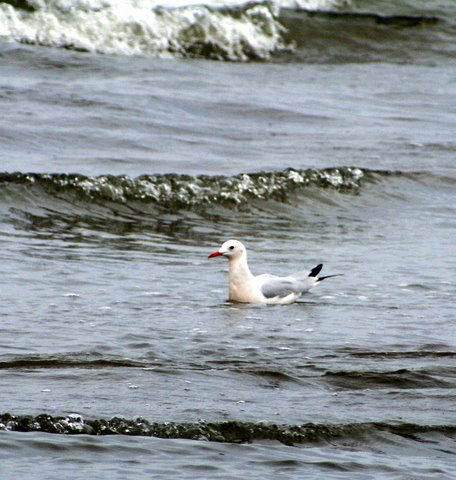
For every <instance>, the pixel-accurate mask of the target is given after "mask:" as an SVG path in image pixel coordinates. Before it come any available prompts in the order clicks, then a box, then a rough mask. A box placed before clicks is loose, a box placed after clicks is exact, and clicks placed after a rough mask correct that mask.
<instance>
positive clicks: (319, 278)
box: [317, 273, 344, 282]
mask: <svg viewBox="0 0 456 480" xmlns="http://www.w3.org/2000/svg"><path fill="white" fill-rule="evenodd" d="M343 275H344V274H343V273H335V274H334V275H326V276H324V277H318V278H317V282H321V281H322V280H325V279H326V278H331V277H342V276H343Z"/></svg>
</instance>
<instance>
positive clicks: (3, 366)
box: [0, 356, 149, 370]
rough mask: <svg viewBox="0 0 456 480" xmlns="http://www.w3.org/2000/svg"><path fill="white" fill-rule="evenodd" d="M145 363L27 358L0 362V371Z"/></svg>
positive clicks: (121, 365) (137, 364)
mask: <svg viewBox="0 0 456 480" xmlns="http://www.w3.org/2000/svg"><path fill="white" fill-rule="evenodd" d="M147 366H149V365H148V364H147V363H144V362H138V361H134V360H128V359H123V358H122V359H105V358H100V359H93V360H91V359H78V358H71V357H60V356H56V357H52V356H51V357H46V358H43V357H28V358H18V359H14V360H9V361H3V362H0V370H8V369H59V368H88V369H90V368H125V367H128V368H144V367H147Z"/></svg>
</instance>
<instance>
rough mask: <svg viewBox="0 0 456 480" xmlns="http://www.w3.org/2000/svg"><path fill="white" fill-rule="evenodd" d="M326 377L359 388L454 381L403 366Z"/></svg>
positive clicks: (447, 384) (445, 385)
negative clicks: (381, 370)
mask: <svg viewBox="0 0 456 480" xmlns="http://www.w3.org/2000/svg"><path fill="white" fill-rule="evenodd" d="M324 378H325V379H326V380H327V381H329V383H331V384H334V385H336V386H338V387H339V388H342V389H350V390H358V389H365V388H372V387H388V388H391V387H393V388H400V389H414V388H453V387H454V386H455V385H454V384H453V383H450V382H447V381H444V380H440V379H439V378H436V377H435V376H434V375H431V374H429V373H427V372H425V371H412V370H408V369H406V368H402V369H399V370H394V371H387V372H370V371H339V372H326V373H325V374H324Z"/></svg>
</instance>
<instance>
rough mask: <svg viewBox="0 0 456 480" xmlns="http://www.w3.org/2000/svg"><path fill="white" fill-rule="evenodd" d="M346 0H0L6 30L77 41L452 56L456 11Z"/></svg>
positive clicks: (33, 38)
mask: <svg viewBox="0 0 456 480" xmlns="http://www.w3.org/2000/svg"><path fill="white" fill-rule="evenodd" d="M366 8H369V9H370V10H361V9H360V8H358V7H357V4H356V3H355V2H352V1H349V0H275V1H264V2H258V1H253V2H246V1H245V0H244V1H241V0H225V1H217V0H206V1H205V2H204V1H203V2H202V3H200V4H195V3H194V2H189V1H184V0H180V1H179V0H175V1H172V2H166V3H164V2H161V3H160V2H159V1H150V0H125V1H124V2H119V1H116V0H3V1H1V0H0V38H3V39H5V40H7V41H15V42H19V43H25V44H31V45H42V46H50V47H58V48H65V49H70V50H78V51H87V52H96V53H104V54H122V55H150V56H155V57H157V56H158V57H168V56H174V57H183V58H206V59H214V60H225V61H249V60H270V59H271V58H273V59H277V58H281V57H283V58H285V59H287V60H290V59H291V60H294V61H311V62H319V63H321V62H340V61H355V62H358V61H372V60H378V59H383V60H386V61H394V62H398V61H399V62H400V61H406V60H410V59H412V58H413V57H421V56H422V55H423V54H425V52H428V53H429V54H430V55H436V56H438V57H442V56H448V58H450V57H452V56H453V54H454V53H455V51H454V46H453V45H454V37H455V36H456V29H455V25H454V23H452V22H451V21H450V20H449V19H451V18H452V13H454V12H452V11H451V12H447V11H441V10H439V9H428V10H424V11H423V10H419V9H415V10H411V11H410V7H409V6H408V5H407V4H404V5H403V6H402V8H401V5H399V7H397V8H396V9H393V10H391V9H390V10H391V11H389V10H388V9H387V10H385V7H384V5H383V4H382V3H381V2H379V5H376V2H375V1H373V2H369V3H368V4H367V6H366Z"/></svg>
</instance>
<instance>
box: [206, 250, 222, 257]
mask: <svg viewBox="0 0 456 480" xmlns="http://www.w3.org/2000/svg"><path fill="white" fill-rule="evenodd" d="M221 256H222V254H221V253H220V252H219V251H218V250H216V251H215V252H212V253H211V254H210V255H209V256H208V257H207V258H214V257H221Z"/></svg>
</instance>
